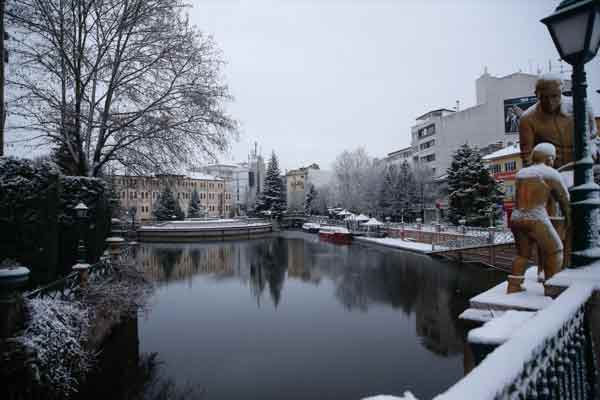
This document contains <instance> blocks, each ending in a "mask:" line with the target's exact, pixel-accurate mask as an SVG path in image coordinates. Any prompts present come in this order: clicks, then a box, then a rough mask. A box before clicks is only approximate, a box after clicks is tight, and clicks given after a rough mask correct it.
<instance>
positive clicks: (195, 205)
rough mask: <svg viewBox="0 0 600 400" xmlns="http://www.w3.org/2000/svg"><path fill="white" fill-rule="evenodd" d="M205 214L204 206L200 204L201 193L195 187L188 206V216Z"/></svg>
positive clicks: (196, 216) (193, 216)
mask: <svg viewBox="0 0 600 400" xmlns="http://www.w3.org/2000/svg"><path fill="white" fill-rule="evenodd" d="M204 215H205V210H204V207H202V205H201V204H200V195H199V194H198V191H197V190H196V189H194V191H193V192H192V198H191V199H190V205H189V206H188V213H187V216H188V218H201V217H203V216H204Z"/></svg>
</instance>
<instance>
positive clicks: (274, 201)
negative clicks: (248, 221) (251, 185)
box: [256, 152, 285, 216]
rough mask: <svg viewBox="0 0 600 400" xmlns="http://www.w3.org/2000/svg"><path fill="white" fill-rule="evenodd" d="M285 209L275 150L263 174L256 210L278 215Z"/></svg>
mask: <svg viewBox="0 0 600 400" xmlns="http://www.w3.org/2000/svg"><path fill="white" fill-rule="evenodd" d="M284 209H285V200H284V187H283V182H282V180H281V172H280V170H279V162H278V161H277V156H276V155H275V152H273V153H272V154H271V159H270V160H269V165H268V167H267V172H266V174H265V183H264V189H263V192H262V194H261V195H260V197H259V198H258V200H257V202H256V211H257V212H265V211H269V212H270V213H271V215H273V216H279V215H281V213H282V212H283V210H284Z"/></svg>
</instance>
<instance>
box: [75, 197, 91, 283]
mask: <svg viewBox="0 0 600 400" xmlns="http://www.w3.org/2000/svg"><path fill="white" fill-rule="evenodd" d="M75 215H76V217H77V222H78V223H79V227H80V228H79V229H80V232H79V243H78V245H77V264H75V265H73V268H72V269H73V271H77V272H78V273H79V284H80V285H81V286H82V287H84V286H85V285H86V283H87V275H88V269H89V268H90V265H89V264H88V263H86V250H85V242H84V235H85V222H86V221H87V217H88V207H87V206H86V205H85V204H84V203H83V202H80V203H79V204H77V205H76V206H75Z"/></svg>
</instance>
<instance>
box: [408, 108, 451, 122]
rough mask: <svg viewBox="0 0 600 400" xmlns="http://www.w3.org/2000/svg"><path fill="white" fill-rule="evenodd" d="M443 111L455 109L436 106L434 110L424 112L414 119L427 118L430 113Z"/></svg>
mask: <svg viewBox="0 0 600 400" xmlns="http://www.w3.org/2000/svg"><path fill="white" fill-rule="evenodd" d="M444 111H448V112H451V113H454V112H456V110H450V109H448V108H438V109H436V110H430V111H427V112H426V113H425V114H423V115H421V116H420V117H417V118H416V120H417V121H420V120H423V119H427V118H429V115H430V114H433V113H438V112H441V113H443V112H444Z"/></svg>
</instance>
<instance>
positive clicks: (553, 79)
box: [535, 74, 562, 114]
mask: <svg viewBox="0 0 600 400" xmlns="http://www.w3.org/2000/svg"><path fill="white" fill-rule="evenodd" d="M561 93H562V79H561V78H560V76H558V75H554V74H544V75H541V76H540V77H539V78H538V80H537V82H536V84H535V95H536V96H537V98H538V100H539V102H540V105H541V107H542V111H543V112H545V113H548V114H553V113H556V112H558V110H559V109H560V100H561Z"/></svg>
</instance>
